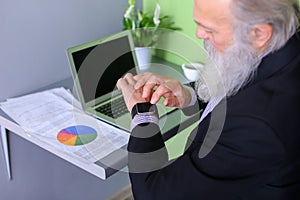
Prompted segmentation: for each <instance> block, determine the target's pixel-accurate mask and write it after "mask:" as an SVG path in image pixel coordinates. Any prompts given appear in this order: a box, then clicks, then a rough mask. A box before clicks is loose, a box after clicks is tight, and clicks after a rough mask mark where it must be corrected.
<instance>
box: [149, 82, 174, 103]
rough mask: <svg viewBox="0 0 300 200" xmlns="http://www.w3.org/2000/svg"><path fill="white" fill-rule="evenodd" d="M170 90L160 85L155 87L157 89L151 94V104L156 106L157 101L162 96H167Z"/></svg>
mask: <svg viewBox="0 0 300 200" xmlns="http://www.w3.org/2000/svg"><path fill="white" fill-rule="evenodd" d="M169 93H170V90H169V89H168V88H166V87H164V85H160V86H158V87H157V89H156V90H155V92H153V95H152V98H151V101H150V102H151V103H152V104H156V103H157V102H158V101H159V99H160V98H161V97H163V96H165V95H166V96H167V95H169Z"/></svg>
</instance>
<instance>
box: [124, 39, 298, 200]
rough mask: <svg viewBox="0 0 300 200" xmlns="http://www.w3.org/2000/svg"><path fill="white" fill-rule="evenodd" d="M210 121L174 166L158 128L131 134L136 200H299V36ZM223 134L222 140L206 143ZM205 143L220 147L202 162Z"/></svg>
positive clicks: (151, 126) (265, 61)
mask: <svg viewBox="0 0 300 200" xmlns="http://www.w3.org/2000/svg"><path fill="white" fill-rule="evenodd" d="M221 105H226V107H225V108H226V112H225V121H224V124H223V122H222V120H220V119H219V116H222V111H224V110H223V107H222V106H221ZM213 113H214V114H213V115H214V116H213V117H212V114H209V115H208V116H207V117H206V118H205V119H204V120H203V121H202V122H201V123H200V124H199V126H198V127H197V128H196V129H195V130H194V131H193V132H192V133H191V136H190V138H189V142H188V144H187V149H186V151H185V153H184V155H183V156H181V157H179V158H178V159H176V160H175V161H172V162H167V157H168V156H167V152H166V149H165V146H164V142H163V139H162V137H161V134H160V131H159V127H158V126H157V125H155V124H150V123H149V124H142V125H139V126H137V127H135V128H134V129H133V131H132V135H131V138H130V141H129V145H128V152H129V169H130V179H131V183H132V188H133V193H134V196H135V199H136V200H139V199H141V200H146V199H151V200H152V199H162V200H169V199H172V200H173V199H187V200H192V199H205V200H206V199H208V200H215V199H255V200H256V199H259V200H260V199H262V200H268V199H270V200H271V199H272V200H279V199H280V200H289V199H300V35H294V36H293V37H292V38H291V39H290V40H289V42H288V43H287V44H286V45H285V46H284V47H283V48H282V49H280V50H279V51H276V52H274V53H272V54H270V55H268V56H266V57H265V58H264V59H263V61H262V63H261V64H260V66H259V68H258V71H257V73H256V75H255V77H254V79H253V80H252V81H251V83H249V84H247V85H246V86H245V87H244V88H243V89H242V90H241V91H239V92H238V93H237V94H236V95H234V96H232V97H230V98H227V99H226V101H223V102H222V103H221V104H220V105H218V106H217V107H216V108H215V109H214V111H213ZM223 114H224V112H223ZM220 118H222V117H220ZM215 119H217V120H215ZM220 127H221V129H220ZM219 129H220V130H221V134H220V136H219V138H217V140H216V138H213V137H214V135H213V134H212V137H210V136H209V135H210V134H211V133H213V132H218V131H219ZM208 130H209V131H208ZM206 136H208V137H207V138H206V139H205V137H206ZM217 137H218V136H217ZM204 140H207V142H208V144H209V141H214V140H215V141H217V143H216V144H215V145H214V147H213V148H212V150H211V151H210V152H209V153H208V154H207V155H206V156H205V157H204V158H200V157H199V150H200V148H201V146H203V145H206V144H205V142H204Z"/></svg>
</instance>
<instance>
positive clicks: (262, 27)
mask: <svg viewBox="0 0 300 200" xmlns="http://www.w3.org/2000/svg"><path fill="white" fill-rule="evenodd" d="M272 34H273V27H272V26H271V25H270V24H258V25H255V26H254V28H253V29H252V30H251V32H250V35H251V38H252V42H251V44H252V45H253V46H254V47H256V48H258V49H260V50H262V51H263V50H264V49H265V47H266V46H267V43H268V41H269V40H270V38H271V37H272Z"/></svg>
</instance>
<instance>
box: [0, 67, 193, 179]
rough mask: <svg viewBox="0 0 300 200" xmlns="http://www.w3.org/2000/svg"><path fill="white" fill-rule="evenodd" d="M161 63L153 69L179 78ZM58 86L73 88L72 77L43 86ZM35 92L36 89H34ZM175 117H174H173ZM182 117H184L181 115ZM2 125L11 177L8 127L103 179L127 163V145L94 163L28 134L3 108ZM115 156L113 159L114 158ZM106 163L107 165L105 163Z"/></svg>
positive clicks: (186, 120)
mask: <svg viewBox="0 0 300 200" xmlns="http://www.w3.org/2000/svg"><path fill="white" fill-rule="evenodd" d="M162 67H164V66H162V65H161V64H158V65H155V66H154V67H153V68H152V69H151V70H149V71H152V72H159V71H160V72H161V73H160V74H161V75H168V76H177V78H178V71H176V70H174V68H172V69H171V70H168V68H162ZM181 81H182V82H184V81H185V80H184V78H183V77H182V76H181ZM58 86H65V87H67V88H72V87H70V86H72V79H67V80H64V81H62V82H59V83H55V84H53V85H51V86H49V87H46V88H42V89H41V91H42V90H44V89H50V88H54V87H58ZM33 92H35V91H33ZM168 117H170V118H171V120H173V121H174V122H175V121H178V115H176V114H174V116H172V115H171V116H168ZM172 118H173V119H172ZM181 118H182V117H181ZM196 119H197V117H195V116H194V117H186V118H184V120H183V123H182V124H181V125H180V130H183V129H184V128H186V127H188V126H190V125H191V124H193V122H194V121H195V120H196ZM0 126H1V127H2V131H3V132H2V133H1V135H2V140H3V143H2V144H4V152H5V156H6V163H7V174H8V178H9V179H10V177H11V174H10V167H9V152H8V148H7V147H8V146H7V145H8V143H7V139H6V132H5V131H4V128H5V129H8V130H9V131H11V132H13V133H15V134H17V135H19V136H20V137H22V138H24V139H26V140H28V141H30V142H32V143H33V144H35V145H38V146H40V147H41V148H43V149H45V150H47V151H49V152H51V153H53V154H55V155H57V156H59V157H60V158H63V159H64V160H66V161H68V162H70V163H72V164H74V165H76V166H78V167H80V168H82V169H83V170H86V171H88V172H90V173H91V174H93V175H95V176H97V177H99V178H101V179H107V178H108V177H109V176H111V175H112V174H114V173H115V172H117V171H118V170H121V169H123V168H124V167H126V165H127V153H126V151H125V150H124V149H126V146H124V147H123V148H121V149H119V150H117V151H115V152H113V153H111V154H109V155H108V156H106V157H105V158H103V159H101V160H99V161H96V162H94V163H86V162H82V161H80V160H78V159H76V158H74V157H72V156H70V155H69V154H68V153H66V152H63V151H60V150H58V149H56V148H53V146H51V145H49V144H47V143H45V142H43V141H41V140H39V139H37V138H35V137H32V136H30V135H28V134H27V133H26V132H25V131H24V130H23V129H22V128H21V127H20V126H19V125H18V124H17V123H16V122H14V121H13V120H12V119H11V118H10V117H9V116H7V115H6V114H5V113H4V112H3V111H2V110H1V109H0ZM177 129H178V126H176V125H175V126H174V127H173V130H172V131H170V132H168V133H166V134H164V138H165V139H169V138H171V137H172V136H173V135H175V134H176V132H177ZM112 158H113V159H112ZM103 163H105V165H104V164H103Z"/></svg>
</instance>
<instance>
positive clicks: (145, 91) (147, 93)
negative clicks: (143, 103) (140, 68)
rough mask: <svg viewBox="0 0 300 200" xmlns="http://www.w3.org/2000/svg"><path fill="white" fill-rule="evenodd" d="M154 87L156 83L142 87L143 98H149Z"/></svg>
mask: <svg viewBox="0 0 300 200" xmlns="http://www.w3.org/2000/svg"><path fill="white" fill-rule="evenodd" d="M155 87H156V83H148V84H146V85H144V87H143V88H142V89H143V94H142V97H143V98H150V97H151V96H152V94H153V89H154V88H155Z"/></svg>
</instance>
